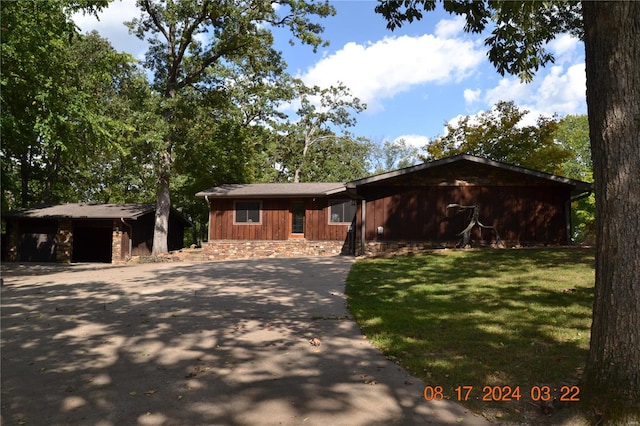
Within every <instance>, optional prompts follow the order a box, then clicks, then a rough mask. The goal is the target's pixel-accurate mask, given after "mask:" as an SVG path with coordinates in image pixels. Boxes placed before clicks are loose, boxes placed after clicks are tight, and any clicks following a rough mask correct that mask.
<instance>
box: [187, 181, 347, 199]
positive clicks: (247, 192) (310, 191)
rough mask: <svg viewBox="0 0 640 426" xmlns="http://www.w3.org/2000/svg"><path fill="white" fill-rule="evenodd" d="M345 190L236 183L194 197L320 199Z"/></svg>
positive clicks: (319, 185)
mask: <svg viewBox="0 0 640 426" xmlns="http://www.w3.org/2000/svg"><path fill="white" fill-rule="evenodd" d="M345 190H346V188H345V185H344V183H340V182H304V183H244V184H242V183H237V184H227V185H221V186H216V187H213V188H209V189H207V190H205V191H200V192H198V193H197V194H196V197H203V198H205V197H206V198H257V197H260V198H277V197H321V196H328V195H333V194H339V193H341V192H344V191H345Z"/></svg>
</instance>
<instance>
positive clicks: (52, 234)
mask: <svg viewBox="0 0 640 426" xmlns="http://www.w3.org/2000/svg"><path fill="white" fill-rule="evenodd" d="M154 216H155V204H84V203H70V204H60V205H53V206H50V205H49V206H39V207H33V208H28V209H22V210H16V211H13V212H9V213H7V214H3V217H2V219H3V220H5V221H6V230H7V233H6V235H3V239H5V241H4V242H5V243H6V245H7V247H6V250H5V251H4V253H3V254H4V257H5V259H4V260H7V261H20V262H58V263H69V262H101V263H117V262H125V261H127V260H129V259H131V257H133V256H145V255H149V254H151V251H152V245H153V226H154ZM190 226H191V223H190V222H189V221H188V220H187V219H186V218H185V217H184V216H182V215H181V214H180V213H179V212H178V211H177V210H175V209H171V214H170V217H169V241H168V243H169V250H177V249H180V248H182V247H183V239H184V228H186V227H190Z"/></svg>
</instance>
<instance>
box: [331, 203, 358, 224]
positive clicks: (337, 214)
mask: <svg viewBox="0 0 640 426" xmlns="http://www.w3.org/2000/svg"><path fill="white" fill-rule="evenodd" d="M355 215H356V205H355V203H353V202H352V201H351V200H349V201H331V208H330V211H329V223H351V221H353V218H354V216H355Z"/></svg>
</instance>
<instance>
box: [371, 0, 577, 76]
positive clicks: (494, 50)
mask: <svg viewBox="0 0 640 426" xmlns="http://www.w3.org/2000/svg"><path fill="white" fill-rule="evenodd" d="M442 3H443V7H444V9H445V10H446V11H447V12H449V13H452V14H455V15H458V16H460V15H462V16H464V17H465V19H466V24H465V31H467V32H471V33H483V32H484V31H485V30H490V34H489V35H487V37H486V39H485V45H486V46H487V47H488V48H489V50H488V56H489V60H490V61H491V63H492V64H493V65H494V66H495V67H496V69H497V70H498V72H499V73H500V74H501V75H505V73H508V74H513V75H518V76H519V77H520V79H521V80H523V81H527V82H529V81H531V80H532V79H533V75H534V74H535V71H537V70H538V69H539V68H540V67H543V66H545V65H546V64H547V63H550V62H551V63H553V62H554V57H553V55H552V54H551V53H550V52H548V51H547V50H546V49H545V45H546V44H547V43H548V42H550V41H551V40H553V39H554V38H555V36H556V34H559V33H571V34H573V35H575V36H578V37H580V38H582V34H583V29H582V7H581V4H580V2H578V1H561V2H551V1H540V0H535V1H503V0H499V1H489V2H484V1H468V0H445V1H443V2H442ZM435 7H436V0H378V5H377V6H376V8H375V11H376V12H378V13H380V14H382V16H384V18H385V19H386V20H387V28H389V29H390V30H394V29H395V28H399V27H401V26H402V25H403V23H404V22H409V23H411V22H413V21H414V20H420V19H422V16H423V15H422V13H423V12H428V11H432V10H434V9H435ZM541 23H544V25H543V24H541Z"/></svg>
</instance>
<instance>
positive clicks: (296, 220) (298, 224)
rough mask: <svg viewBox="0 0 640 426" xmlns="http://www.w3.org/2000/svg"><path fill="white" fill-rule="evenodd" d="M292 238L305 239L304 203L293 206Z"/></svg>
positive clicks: (294, 203)
mask: <svg viewBox="0 0 640 426" xmlns="http://www.w3.org/2000/svg"><path fill="white" fill-rule="evenodd" d="M291 238H304V202H303V201H294V202H293V203H292V204H291Z"/></svg>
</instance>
